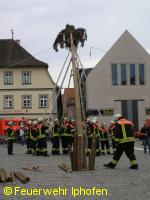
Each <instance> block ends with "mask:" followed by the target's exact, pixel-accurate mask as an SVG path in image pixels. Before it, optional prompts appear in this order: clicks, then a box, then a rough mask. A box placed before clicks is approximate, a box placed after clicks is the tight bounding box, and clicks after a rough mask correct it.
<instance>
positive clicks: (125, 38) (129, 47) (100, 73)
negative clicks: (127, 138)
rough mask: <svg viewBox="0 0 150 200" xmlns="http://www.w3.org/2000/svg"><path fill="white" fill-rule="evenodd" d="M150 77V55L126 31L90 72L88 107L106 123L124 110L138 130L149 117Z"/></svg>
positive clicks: (124, 114)
mask: <svg viewBox="0 0 150 200" xmlns="http://www.w3.org/2000/svg"><path fill="white" fill-rule="evenodd" d="M149 77H150V55H149V54H148V52H147V51H146V50H145V49H144V48H143V47H142V46H141V45H140V44H139V43H138V41H137V40H136V39H135V38H134V37H133V36H132V35H131V34H130V33H129V32H128V31H125V32H124V33H123V34H122V35H121V37H120V38H119V39H118V40H117V42H116V43H115V44H114V45H113V46H112V47H111V48H110V50H109V51H108V52H107V53H106V54H105V55H104V57H103V58H102V59H101V60H100V62H99V63H98V64H97V65H96V66H95V68H94V69H93V70H92V71H91V72H90V74H89V75H88V79H87V81H86V97H87V98H86V106H87V111H88V112H90V114H91V115H98V113H99V112H100V113H101V114H100V115H99V116H100V118H101V120H102V121H105V122H106V123H109V122H110V120H111V119H112V116H113V114H115V113H121V114H122V115H123V116H124V117H127V118H128V119H129V120H132V121H133V123H134V125H135V129H136V130H138V129H139V128H141V126H142V125H143V123H144V121H145V119H147V118H150V78H149ZM91 88H92V89H91ZM98 110H99V112H98ZM93 113H94V114H93Z"/></svg>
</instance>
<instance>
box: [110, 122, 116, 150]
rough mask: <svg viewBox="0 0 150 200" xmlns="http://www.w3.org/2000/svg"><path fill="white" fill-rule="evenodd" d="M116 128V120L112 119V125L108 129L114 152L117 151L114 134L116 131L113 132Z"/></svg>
mask: <svg viewBox="0 0 150 200" xmlns="http://www.w3.org/2000/svg"><path fill="white" fill-rule="evenodd" d="M114 128H115V122H114V121H110V126H109V128H108V131H109V134H110V138H111V143H112V150H113V154H114V153H115V151H116V141H115V135H114V132H113V129H114Z"/></svg>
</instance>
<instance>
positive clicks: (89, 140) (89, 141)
mask: <svg viewBox="0 0 150 200" xmlns="http://www.w3.org/2000/svg"><path fill="white" fill-rule="evenodd" d="M93 131H94V127H93V124H92V122H91V120H90V119H87V120H86V133H87V152H86V154H87V156H89V155H90V152H91V147H92V136H93Z"/></svg>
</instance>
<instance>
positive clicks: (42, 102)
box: [39, 95, 48, 108]
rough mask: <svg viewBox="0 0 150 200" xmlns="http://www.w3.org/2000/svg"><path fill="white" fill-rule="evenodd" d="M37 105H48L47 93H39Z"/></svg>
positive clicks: (41, 106) (42, 106)
mask: <svg viewBox="0 0 150 200" xmlns="http://www.w3.org/2000/svg"><path fill="white" fill-rule="evenodd" d="M39 107H40V108H45V107H48V96H47V95H41V96H40V99H39Z"/></svg>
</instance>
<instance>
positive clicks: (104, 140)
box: [100, 123, 110, 155]
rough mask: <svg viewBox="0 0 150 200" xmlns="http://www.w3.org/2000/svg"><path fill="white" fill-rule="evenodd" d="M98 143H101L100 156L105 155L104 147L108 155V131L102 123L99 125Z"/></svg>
mask: <svg viewBox="0 0 150 200" xmlns="http://www.w3.org/2000/svg"><path fill="white" fill-rule="evenodd" d="M100 142H101V153H102V155H105V147H106V151H107V154H110V147H109V137H108V130H107V127H106V125H105V124H104V123H101V126H100Z"/></svg>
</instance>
